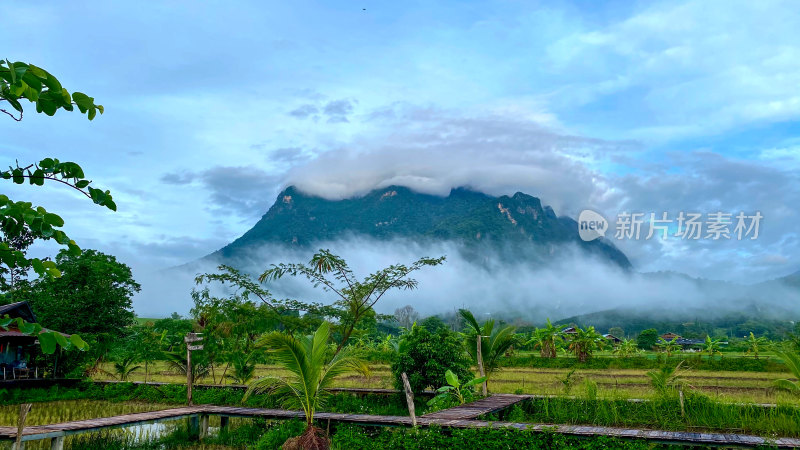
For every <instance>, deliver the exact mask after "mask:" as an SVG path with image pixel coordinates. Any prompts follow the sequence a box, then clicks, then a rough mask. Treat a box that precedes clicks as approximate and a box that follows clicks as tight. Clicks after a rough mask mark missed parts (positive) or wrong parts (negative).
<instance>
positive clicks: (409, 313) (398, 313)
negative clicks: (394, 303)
mask: <svg viewBox="0 0 800 450" xmlns="http://www.w3.org/2000/svg"><path fill="white" fill-rule="evenodd" d="M394 318H395V320H397V322H398V323H399V324H400V326H401V327H403V328H406V329H409V328H411V325H413V324H414V322H416V321H417V320H418V319H419V313H418V312H417V311H416V310H415V309H414V307H413V306H411V305H406V306H403V307H402V308H397V309H395V310H394Z"/></svg>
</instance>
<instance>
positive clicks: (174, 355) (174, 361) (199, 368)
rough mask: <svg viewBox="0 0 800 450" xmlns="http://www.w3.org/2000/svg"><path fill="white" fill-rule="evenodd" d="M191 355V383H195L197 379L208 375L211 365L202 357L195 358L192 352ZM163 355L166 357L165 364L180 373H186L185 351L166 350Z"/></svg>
mask: <svg viewBox="0 0 800 450" xmlns="http://www.w3.org/2000/svg"><path fill="white" fill-rule="evenodd" d="M192 355H193V356H192V383H195V382H197V380H199V379H201V378H205V377H206V376H208V374H209V372H210V371H211V367H210V366H209V365H208V363H206V362H204V361H203V360H202V359H200V358H197V359H195V356H194V354H192ZM164 356H166V357H167V366H169V367H170V368H172V370H174V371H175V372H178V373H179V374H181V375H186V365H187V362H186V352H185V351H177V352H166V353H164Z"/></svg>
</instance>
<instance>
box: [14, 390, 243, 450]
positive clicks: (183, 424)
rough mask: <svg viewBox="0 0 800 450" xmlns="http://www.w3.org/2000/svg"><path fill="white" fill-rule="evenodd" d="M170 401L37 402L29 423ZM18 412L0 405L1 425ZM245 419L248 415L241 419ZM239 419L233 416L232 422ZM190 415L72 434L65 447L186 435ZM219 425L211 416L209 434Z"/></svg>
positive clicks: (36, 444) (29, 445) (37, 445)
mask: <svg viewBox="0 0 800 450" xmlns="http://www.w3.org/2000/svg"><path fill="white" fill-rule="evenodd" d="M170 407H171V406H169V405H158V404H148V403H140V402H106V401H93V400H68V401H57V402H43V403H34V404H33V407H32V408H31V411H30V413H29V414H28V418H27V420H26V426H37V425H49V424H56V423H62V422H70V421H78V420H87V419H96V418H102V417H112V416H118V415H123V414H131V413H137V412H147V411H155V410H160V409H167V408H170ZM18 416H19V405H4V406H0V426H16V425H17V418H18ZM242 420H246V419H242ZM236 422H238V420H234V419H231V422H230V423H231V425H234V424H235V423H236ZM188 426H189V424H188V419H187V418H180V419H165V420H163V421H159V422H153V423H143V424H135V425H131V426H127V427H119V428H110V429H105V430H100V431H93V432H86V433H79V434H73V435H70V436H67V437H66V440H65V443H64V444H65V448H67V449H69V448H86V449H103V450H105V449H106V448H109V447H110V446H111V443H112V442H113V443H114V444H116V445H113V446H114V447H117V446H118V445H119V443H124V444H125V445H126V446H128V445H137V444H143V443H146V442H148V441H153V440H157V439H160V438H163V437H166V436H169V435H170V434H173V433H174V434H180V435H186V434H187V430H188ZM219 429H220V418H219V417H215V416H211V417H210V418H209V430H208V431H209V436H216V435H217V434H218V433H219ZM5 448H9V449H10V448H11V443H10V442H0V449H5ZM25 448H26V449H37V450H38V449H43V450H48V449H50V439H49V438H48V439H43V440H38V441H27V442H26V443H25Z"/></svg>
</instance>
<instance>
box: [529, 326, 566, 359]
mask: <svg viewBox="0 0 800 450" xmlns="http://www.w3.org/2000/svg"><path fill="white" fill-rule="evenodd" d="M566 327H567V326H566V325H558V326H555V325H553V324H552V323H551V322H550V319H549V318H548V319H547V325H546V326H545V327H544V328H537V329H536V330H535V331H534V332H533V337H532V338H531V340H529V341H528V342H527V343H526V345H530V344H533V348H538V349H539V354H540V355H541V357H542V358H555V357H556V355H557V350H558V347H559V345H561V343H563V337H564V335H563V333H562V330H564V328H566Z"/></svg>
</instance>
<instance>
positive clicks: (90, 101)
mask: <svg viewBox="0 0 800 450" xmlns="http://www.w3.org/2000/svg"><path fill="white" fill-rule="evenodd" d="M24 100H27V101H28V102H30V103H33V104H34V105H35V109H36V112H39V113H44V114H46V115H48V116H53V115H54V114H55V113H56V112H57V111H58V110H59V109H63V110H65V111H73V110H74V109H75V106H77V107H78V110H79V111H80V112H81V114H86V115H87V117H88V119H89V120H93V119H94V118H95V116H96V115H97V112H98V111H99V112H100V114H103V112H104V108H103V106H102V105H98V104H96V103H95V101H94V98H92V97H89V96H88V95H86V94H84V93H82V92H72V93H70V91H68V90H67V89H66V88H64V87H63V86H62V85H61V82H60V81H58V79H57V78H56V77H55V76H53V74H51V73H49V72H48V71H46V70H44V69H42V68H40V67H37V66H35V65H33V64H28V63H24V62H20V61H17V62H11V61H9V60H8V59H5V60H0V104H2V103H8V104H9V105H11V108H12V110H11V111H9V110H7V109H5V108H2V107H0V113H3V114H6V115H8V116H9V117H11V118H12V119H13V120H15V121H17V122H20V121H22V118H23V113H24V108H23V101H24ZM0 179H4V180H11V181H12V182H13V183H16V184H23V183H25V181H26V180H28V182H29V183H30V184H31V185H34V186H43V185H44V184H45V182H55V183H60V184H63V185H66V186H69V187H70V188H71V189H74V190H77V191H78V192H80V193H82V194H83V195H85V196H86V197H88V198H90V199H91V200H92V201H93V202H94V203H96V204H98V205H100V206H104V207H106V208H109V209H110V210H112V211H116V209H117V206H116V204H115V203H114V200H113V199H112V197H111V193H110V192H109V191H103V190H101V189H97V188H95V187H92V186H90V184H91V181H90V180H88V179H86V177H85V175H84V173H83V169H81V167H80V166H79V165H78V164H76V163H74V162H61V161H59V160H57V159H55V158H45V159H43V160H41V161H39V162H38V163H33V164H28V165H20V164H19V162H17V163H16V164H15V166H10V167H9V168H8V170H3V171H0ZM63 226H64V220H63V219H62V218H61V217H60V216H58V215H57V214H54V213H51V212H48V211H47V210H45V208H43V207H41V206H37V207H34V206H33V204H32V203H30V202H25V201H14V200H12V199H10V198H9V197H8V196H6V195H0V232H1V233H2V239H0V269H4V270H0V281H3V282H2V283H0V288H2V289H3V290H4V291H7V290H9V289H8V288H7V286H9V285H10V286H11V289H10V291H11V294H12V295H13V286H14V283H13V276H14V271H15V269H18V268H20V267H21V268H26V267H31V268H33V270H34V271H35V272H36V273H37V274H38V275H39V276H42V277H58V276H59V275H60V272H59V271H58V269H57V268H56V265H55V263H54V262H53V261H50V260H49V259H47V258H28V257H27V256H26V253H25V250H26V249H27V246H24V248H21V246H19V245H16V246H15V245H13V244H14V243H15V242H19V241H20V240H21V236H22V235H26V238H29V239H33V240H34V241H36V240H42V241H47V240H55V241H56V242H57V243H58V244H60V245H62V246H66V247H67V248H68V249H69V251H70V252H72V253H73V254H79V253H80V248H79V247H78V245H77V244H76V243H75V241H73V240H72V239H70V238H69V237H68V236H67V235H66V233H65V232H64V231H63V230H61V229H60V228H61V227H63ZM22 240H24V239H22ZM2 266H6V267H7V269H5V268H3V267H2ZM6 273H7V274H10V276H11V277H12V282H11V283H10V284H8V283H5V282H4V280H3V278H4V276H5V274H6ZM2 297H8V293H7V292H5V293H3V295H2ZM9 320H11V321H10V322H9ZM13 322H16V325H17V327H18V328H19V330H20V331H21V332H23V333H25V334H30V335H32V336H36V337H38V338H39V342H40V345H41V347H42V351H43V352H44V353H53V352H54V351H55V347H56V345H60V346H61V347H63V348H73V347H77V348H85V347H86V344H85V342H83V341H82V340H81V339H80V337H79V336H77V335H73V337H71V338H70V339H69V340H68V339H66V337H65V336H64V335H61V334H59V333H55V332H47V331H43V330H42V329H41V326H40V325H38V324H27V323H25V322H24V321H23V320H22V319H10V318H8V317H7V318H5V319H3V320H1V321H0V328H6V329H7V327H8V326H12V323H13Z"/></svg>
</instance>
